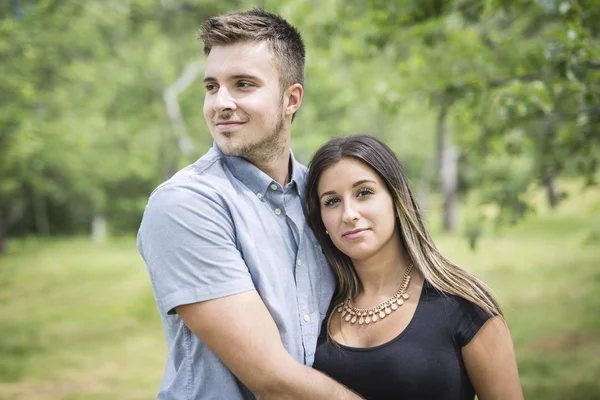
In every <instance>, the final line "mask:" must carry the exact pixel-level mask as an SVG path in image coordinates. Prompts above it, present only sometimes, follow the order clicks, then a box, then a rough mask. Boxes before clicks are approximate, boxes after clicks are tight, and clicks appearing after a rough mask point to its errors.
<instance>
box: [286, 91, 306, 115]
mask: <svg viewBox="0 0 600 400" xmlns="http://www.w3.org/2000/svg"><path fill="white" fill-rule="evenodd" d="M303 95H304V88H303V87H302V85H301V84H299V83H294V84H293V85H292V86H290V87H288V88H287V89H286V90H285V93H284V101H285V103H284V107H285V109H284V112H285V115H286V116H288V115H293V114H294V113H295V112H296V111H298V109H299V108H300V104H302V96H303Z"/></svg>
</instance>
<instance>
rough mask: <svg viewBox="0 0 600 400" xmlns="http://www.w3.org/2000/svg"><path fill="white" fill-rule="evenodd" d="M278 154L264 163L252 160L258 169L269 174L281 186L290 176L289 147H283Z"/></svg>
mask: <svg viewBox="0 0 600 400" xmlns="http://www.w3.org/2000/svg"><path fill="white" fill-rule="evenodd" d="M279 154H280V155H279V156H278V157H276V158H272V159H270V160H269V161H266V162H264V163H261V162H253V164H254V165H255V166H256V168H258V169H260V170H261V171H262V172H264V173H265V174H267V175H269V176H270V177H271V178H273V180H274V181H275V182H277V183H279V184H280V185H281V186H282V187H283V186H285V185H286V184H287V183H288V182H289V181H290V178H291V176H290V175H291V171H292V169H291V168H292V167H291V160H290V149H289V148H285V149H284V150H282V151H281V152H280V153H279Z"/></svg>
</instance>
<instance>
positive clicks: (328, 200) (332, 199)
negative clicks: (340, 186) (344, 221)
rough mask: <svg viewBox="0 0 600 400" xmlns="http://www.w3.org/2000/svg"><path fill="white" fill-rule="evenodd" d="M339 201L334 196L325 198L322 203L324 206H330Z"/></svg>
mask: <svg viewBox="0 0 600 400" xmlns="http://www.w3.org/2000/svg"><path fill="white" fill-rule="evenodd" d="M339 201H340V200H339V199H337V198H335V197H334V198H331V199H327V200H325V203H324V204H325V207H330V206H332V205H334V204H337V203H338V202H339Z"/></svg>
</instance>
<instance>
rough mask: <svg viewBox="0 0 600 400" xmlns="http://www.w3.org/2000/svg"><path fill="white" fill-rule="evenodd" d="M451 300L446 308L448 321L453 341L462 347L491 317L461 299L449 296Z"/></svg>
mask: <svg viewBox="0 0 600 400" xmlns="http://www.w3.org/2000/svg"><path fill="white" fill-rule="evenodd" d="M451 299H452V300H453V301H452V303H453V304H452V306H451V307H448V308H447V311H448V312H449V313H450V315H448V321H449V322H450V327H451V331H452V335H453V338H454V340H455V341H456V342H457V343H458V344H459V346H460V347H464V346H466V345H467V344H469V342H470V341H471V339H473V337H474V336H475V335H476V334H477V332H479V329H481V327H482V326H483V324H485V323H486V321H487V320H488V319H490V318H491V317H492V316H493V315H492V314H489V313H488V312H486V311H485V310H484V309H483V308H481V307H479V306H478V305H476V304H473V303H471V302H470V301H468V300H465V299H463V298H461V297H458V296H451Z"/></svg>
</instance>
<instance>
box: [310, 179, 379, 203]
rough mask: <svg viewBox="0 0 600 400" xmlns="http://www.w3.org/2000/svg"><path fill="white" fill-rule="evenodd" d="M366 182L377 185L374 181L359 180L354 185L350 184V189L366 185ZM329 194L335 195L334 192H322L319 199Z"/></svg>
mask: <svg viewBox="0 0 600 400" xmlns="http://www.w3.org/2000/svg"><path fill="white" fill-rule="evenodd" d="M367 182H369V183H377V182H375V181H374V180H372V179H361V180H360V181H356V182H354V183H353V184H352V187H353V188H355V187H357V186H360V185H362V184H363V183H367ZM330 194H336V191H335V190H330V191H329V192H324V193H321V195H320V196H319V199H322V198H323V197H325V196H328V195H330Z"/></svg>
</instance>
